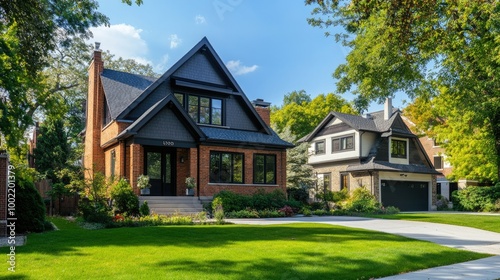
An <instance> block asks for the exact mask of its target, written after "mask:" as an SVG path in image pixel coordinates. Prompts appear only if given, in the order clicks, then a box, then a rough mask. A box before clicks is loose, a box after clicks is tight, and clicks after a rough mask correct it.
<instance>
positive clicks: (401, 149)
mask: <svg viewBox="0 0 500 280" xmlns="http://www.w3.org/2000/svg"><path fill="white" fill-rule="evenodd" d="M406 143H407V142H406V141H405V140H397V139H392V140H391V157H393V158H404V159H406V158H407V154H406Z"/></svg>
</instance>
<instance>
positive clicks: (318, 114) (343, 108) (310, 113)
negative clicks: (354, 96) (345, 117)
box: [271, 90, 357, 142]
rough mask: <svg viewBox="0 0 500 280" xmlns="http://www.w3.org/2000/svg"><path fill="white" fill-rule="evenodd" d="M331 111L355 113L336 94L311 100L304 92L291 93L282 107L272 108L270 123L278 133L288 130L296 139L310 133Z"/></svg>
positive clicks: (286, 96)
mask: <svg viewBox="0 0 500 280" xmlns="http://www.w3.org/2000/svg"><path fill="white" fill-rule="evenodd" d="M331 111H337V112H341V113H349V114H356V113H357V111H356V110H354V108H353V107H352V105H351V104H350V103H349V102H347V101H346V100H345V99H343V98H342V97H339V96H338V95H336V94H333V93H329V94H320V95H318V96H316V97H315V98H314V99H311V97H310V96H309V95H308V94H307V93H306V92H305V91H304V90H301V91H293V92H290V93H288V94H286V95H285V96H284V98H283V105H282V106H280V107H273V108H272V111H271V123H272V124H273V125H274V126H275V128H276V130H277V131H278V132H283V131H285V130H286V129H289V130H290V133H291V134H292V135H294V136H296V137H297V139H298V138H302V137H304V136H305V135H307V134H308V133H310V132H312V131H313V129H314V128H315V127H316V126H317V125H318V124H319V123H320V122H321V120H323V119H324V118H325V117H326V115H328V113H330V112H331ZM297 139H293V141H295V140H297ZM293 141H292V142H293Z"/></svg>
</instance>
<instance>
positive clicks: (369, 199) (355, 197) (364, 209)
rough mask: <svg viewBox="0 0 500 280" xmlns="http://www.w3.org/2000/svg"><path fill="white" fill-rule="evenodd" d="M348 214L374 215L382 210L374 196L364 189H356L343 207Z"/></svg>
mask: <svg viewBox="0 0 500 280" xmlns="http://www.w3.org/2000/svg"><path fill="white" fill-rule="evenodd" d="M342 208H343V209H344V210H346V211H348V212H358V213H372V212H375V211H377V210H378V209H379V208H380V204H379V203H378V202H377V200H376V198H375V196H374V195H372V194H371V193H370V191H368V190H367V189H365V188H364V187H360V188H357V189H355V190H354V191H353V192H352V194H351V196H350V197H349V198H348V199H347V200H346V201H345V203H344V205H343V207H342Z"/></svg>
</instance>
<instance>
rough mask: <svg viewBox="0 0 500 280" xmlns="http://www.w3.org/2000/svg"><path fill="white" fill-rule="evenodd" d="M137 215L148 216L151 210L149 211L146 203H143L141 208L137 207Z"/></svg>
mask: <svg viewBox="0 0 500 280" xmlns="http://www.w3.org/2000/svg"><path fill="white" fill-rule="evenodd" d="M139 213H140V214H141V216H148V215H149V214H151V210H150V209H149V205H148V202H147V201H144V203H142V205H141V207H139Z"/></svg>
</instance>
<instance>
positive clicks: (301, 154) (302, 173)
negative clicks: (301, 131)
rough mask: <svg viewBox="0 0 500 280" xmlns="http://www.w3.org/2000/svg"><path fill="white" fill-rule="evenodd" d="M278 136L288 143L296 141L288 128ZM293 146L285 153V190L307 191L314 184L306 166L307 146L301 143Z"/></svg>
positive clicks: (311, 170) (309, 167) (311, 171)
mask: <svg viewBox="0 0 500 280" xmlns="http://www.w3.org/2000/svg"><path fill="white" fill-rule="evenodd" d="M279 136H280V137H281V139H283V140H285V141H288V142H290V143H293V142H295V140H296V139H297V137H296V136H295V135H293V134H292V133H291V132H290V129H289V128H288V127H287V128H285V129H284V130H283V131H282V132H281V133H280V134H279ZM295 145H296V146H295V147H293V148H291V149H288V150H287V153H286V186H287V188H296V189H309V188H311V187H312V186H313V184H314V179H313V169H312V166H310V165H308V164H307V160H308V154H307V151H308V148H309V144H307V143H305V142H303V143H295Z"/></svg>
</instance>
